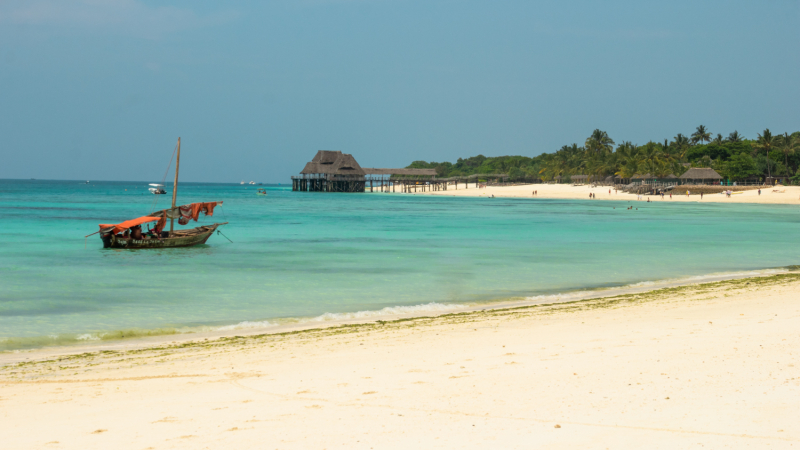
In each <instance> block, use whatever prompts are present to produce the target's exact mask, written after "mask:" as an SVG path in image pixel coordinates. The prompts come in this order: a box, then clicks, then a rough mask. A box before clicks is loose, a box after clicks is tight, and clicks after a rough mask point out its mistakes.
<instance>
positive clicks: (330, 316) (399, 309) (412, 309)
mask: <svg viewBox="0 0 800 450" xmlns="http://www.w3.org/2000/svg"><path fill="white" fill-rule="evenodd" d="M467 306H468V305H462V304H457V303H454V304H447V305H446V304H443V303H435V302H431V303H426V304H424V305H413V306H387V307H386V308H383V309H379V310H373V311H358V312H352V313H325V314H322V315H320V316H317V317H314V318H313V319H311V321H313V322H328V321H334V320H352V319H370V318H375V317H382V316H387V317H389V316H402V315H406V314H417V313H426V312H434V313H442V312H448V311H454V310H457V309H463V308H465V307H467Z"/></svg>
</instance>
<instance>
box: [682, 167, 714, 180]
mask: <svg viewBox="0 0 800 450" xmlns="http://www.w3.org/2000/svg"><path fill="white" fill-rule="evenodd" d="M679 178H680V179H681V181H683V182H685V183H697V182H700V183H708V182H713V181H719V180H721V179H722V175H720V174H718V173H717V171H716V170H714V169H710V168H708V167H692V168H691V169H689V170H687V171H686V172H685V173H684V174H683V175H681V176H680V177H679Z"/></svg>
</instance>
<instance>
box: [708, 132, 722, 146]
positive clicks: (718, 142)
mask: <svg viewBox="0 0 800 450" xmlns="http://www.w3.org/2000/svg"><path fill="white" fill-rule="evenodd" d="M711 142H713V143H714V144H715V145H722V144H724V143H725V138H723V137H722V135H721V134H719V133H717V137H715V138H714V140H713V141H711Z"/></svg>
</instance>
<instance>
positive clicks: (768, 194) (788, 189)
mask: <svg viewBox="0 0 800 450" xmlns="http://www.w3.org/2000/svg"><path fill="white" fill-rule="evenodd" d="M609 189H610V188H609V187H608V186H600V187H594V188H593V187H591V186H589V185H582V186H573V185H571V184H530V185H520V186H488V187H485V188H475V184H474V183H473V184H471V185H470V186H469V188H467V189H464V184H463V183H462V184H460V185H459V186H458V189H454V188H453V186H452V185H451V186H448V188H447V190H446V191H435V192H422V191H421V190H418V191H417V192H415V193H414V192H412V193H411V194H407V195H444V196H457V197H458V196H462V197H491V196H492V195H494V196H495V197H513V198H541V199H547V198H550V199H577V200H589V194H590V193H592V194H595V195H596V196H597V197H596V198H595V199H594V200H618V201H619V200H622V201H636V200H637V196H636V195H635V194H626V193H624V192H614V189H613V188H612V189H610V190H611V192H610V193H609ZM534 190H535V191H538V194H537V195H536V196H534V195H533V194H532V192H533V191H534ZM774 190H775V191H779V192H773V191H774ZM780 191H784V192H780ZM648 197H649V198H650V200H651V201H658V202H661V201H664V202H699V201H703V202H719V203H769V204H792V205H795V204H798V205H800V186H780V187H777V188H774V189H765V190H762V191H761V195H758V191H757V190H752V191H744V192H742V193H740V194H733V195H731V197H726V196H725V195H723V194H706V195H703V199H702V200H700V196H699V195H694V194H693V195H690V196H688V197H687V196H686V195H673V196H672V198H670V197H669V195H667V196H665V198H664V199H663V200H662V199H661V197H660V196H655V195H652V196H642V199H641V201H647V198H648Z"/></svg>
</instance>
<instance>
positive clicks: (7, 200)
mask: <svg viewBox="0 0 800 450" xmlns="http://www.w3.org/2000/svg"><path fill="white" fill-rule="evenodd" d="M146 187H147V186H146V183H145V182H91V183H89V184H85V183H83V182H80V181H34V180H30V181H20V180H2V181H0V350H14V349H22V348H32V347H41V346H46V345H65V344H74V343H78V342H91V341H93V340H98V339H117V338H122V337H131V336H141V335H148V334H165V333H166V334H168V333H173V332H187V331H193V330H209V329H219V328H224V327H229V328H236V327H269V326H271V325H274V324H278V323H283V322H287V321H292V320H326V319H330V318H337V317H349V316H348V314H350V315H354V314H360V315H362V316H367V315H375V316H378V315H384V316H387V317H389V318H390V317H391V315H392V314H396V313H402V312H409V311H426V310H447V309H448V308H452V307H455V306H458V305H464V304H472V303H481V302H494V301H501V300H508V299H510V298H520V297H532V296H546V295H552V294H556V293H564V292H571V291H576V290H582V289H592V288H598V287H612V286H625V285H629V284H633V283H642V282H648V281H653V280H664V279H674V278H682V277H689V276H698V275H707V274H714V273H725V272H736V271H748V270H758V269H767V268H777V267H783V266H787V265H793V264H797V263H798V261H800V259H799V258H798V250H797V249H798V244H800V233H798V230H799V229H800V208H798V207H797V206H789V205H775V206H769V205H741V204H713V203H704V204H701V203H674V204H672V203H669V202H663V203H662V202H658V201H657V202H655V203H649V204H648V203H643V202H634V204H635V206H636V207H638V208H639V209H638V210H627V209H626V208H627V206H629V203H628V202H612V201H598V200H596V201H590V200H571V201H565V200H544V199H534V198H532V199H500V198H453V197H427V196H420V195H417V196H412V195H402V194H327V193H300V192H291V189H287V188H286V187H268V191H269V195H268V196H266V197H259V196H256V194H255V189H256V186H250V185H245V186H242V185H238V184H237V185H233V184H200V183H183V184H181V186H180V190H179V195H178V197H179V201H178V203H179V204H185V203H190V202H194V201H211V200H223V201H224V202H225V203H224V205H223V206H222V207H221V208H218V209H217V210H216V211H215V214H214V217H202V216H201V220H200V223H210V222H223V221H228V222H230V224H229V225H225V226H224V227H222V228H221V230H222V232H223V233H224V234H225V235H226V236H227V237H228V238H230V240H232V241H233V242H232V243H231V242H229V241H228V240H227V239H226V238H225V237H223V236H222V235H215V236H213V237H212V238H211V239H210V240H209V241H208V244H207V245H204V246H200V247H194V248H186V249H168V250H109V249H103V248H102V243H101V241H100V239H99V238H98V237H97V236H96V235H95V236H91V237H89V238H88V239H84V235H87V234H89V233H93V232H95V231H97V229H98V226H97V225H98V224H99V223H115V222H121V221H123V220H127V219H131V218H135V217H139V216H141V215H144V214H146V213H148V212H150V211H152V210H155V209H160V208H164V207H166V206H168V202H169V201H170V195H165V196H153V195H150V194H149V193H147V191H146ZM166 189H167V190H168V192H170V193H171V185H169V184H168V185H167V188H166ZM154 200H158V201H159V203H158V204H157V205H156V206H155V207H153V206H152V204H153V201H154ZM189 226H195V223H194V222H192V225H189Z"/></svg>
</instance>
